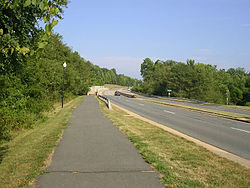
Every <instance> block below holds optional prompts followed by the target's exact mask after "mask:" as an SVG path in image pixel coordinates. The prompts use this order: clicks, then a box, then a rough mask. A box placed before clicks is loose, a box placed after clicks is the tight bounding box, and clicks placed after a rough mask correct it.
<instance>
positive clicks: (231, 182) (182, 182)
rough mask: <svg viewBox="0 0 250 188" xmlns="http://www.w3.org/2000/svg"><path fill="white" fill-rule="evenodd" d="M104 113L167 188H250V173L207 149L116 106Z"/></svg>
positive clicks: (102, 104) (104, 109)
mask: <svg viewBox="0 0 250 188" xmlns="http://www.w3.org/2000/svg"><path fill="white" fill-rule="evenodd" d="M100 108H101V110H102V112H103V113H104V114H105V116H106V117H108V118H109V119H110V120H111V121H112V122H113V123H114V124H115V125H116V126H117V127H119V129H120V130H121V131H122V132H123V133H125V134H126V135H127V137H128V138H129V139H130V140H131V141H132V142H133V143H134V145H135V146H136V148H137V149H138V150H139V152H140V153H141V154H142V156H143V158H144V159H145V161H147V162H148V163H149V164H151V166H152V167H153V168H155V169H156V171H158V172H159V174H160V177H161V181H162V183H163V184H164V185H166V186H168V187H237V188H238V187H250V178H249V177H250V170H249V169H247V168H245V167H242V166H241V165H239V164H237V163H235V162H232V161H230V160H227V159H225V158H222V157H219V156H217V155H215V154H214V153H212V152H210V151H208V150H207V149H205V148H203V147H201V146H198V145H196V144H195V143H193V142H190V141H187V140H185V139H184V138H181V137H178V136H175V135H173V134H171V133H168V132H166V131H164V130H162V129H160V128H158V127H155V126H154V125H151V124H149V123H147V122H144V121H142V120H140V119H137V118H135V117H131V116H129V115H128V114H127V113H125V112H124V111H122V110H120V109H118V108H116V107H114V106H113V110H108V109H107V108H106V106H105V104H104V103H103V102H100Z"/></svg>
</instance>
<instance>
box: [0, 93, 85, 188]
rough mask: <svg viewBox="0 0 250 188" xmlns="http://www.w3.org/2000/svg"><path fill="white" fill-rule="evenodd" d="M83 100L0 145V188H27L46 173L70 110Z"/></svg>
mask: <svg viewBox="0 0 250 188" xmlns="http://www.w3.org/2000/svg"><path fill="white" fill-rule="evenodd" d="M82 100H83V97H77V98H75V99H74V100H71V101H70V102H68V103H66V104H65V105H64V108H63V109H61V106H60V105H57V108H56V109H55V110H54V111H53V112H52V113H50V114H49V116H48V117H49V118H48V119H47V120H46V121H44V122H40V123H37V124H36V125H35V126H34V128H33V129H29V130H23V131H21V132H18V135H16V136H15V138H14V139H13V140H11V141H10V142H6V143H4V144H2V145H0V187H1V188H5V187H6V188H7V187H10V188H13V187H29V183H30V182H31V181H32V180H34V178H36V177H37V176H38V175H39V174H41V173H44V172H45V170H44V169H45V166H46V164H47V162H48V157H49V155H50V154H51V153H52V151H53V149H54V147H55V146H56V143H57V141H58V140H59V138H60V136H61V135H62V131H63V129H65V128H66V125H67V120H68V119H69V118H70V114H71V112H72V110H73V109H74V108H75V107H76V106H78V105H79V104H80V103H81V102H82Z"/></svg>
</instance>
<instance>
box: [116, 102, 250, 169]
mask: <svg viewBox="0 0 250 188" xmlns="http://www.w3.org/2000/svg"><path fill="white" fill-rule="evenodd" d="M111 104H112V105H113V106H115V107H117V108H119V109H120V110H122V111H124V112H126V113H128V114H129V115H131V116H133V117H135V118H137V119H140V120H142V121H145V122H147V123H150V124H152V125H154V126H157V127H159V128H161V129H163V130H165V131H168V132H170V133H172V134H174V135H176V136H179V137H182V138H185V139H187V140H189V141H192V142H194V143H195V144H197V145H199V146H202V147H204V148H206V149H207V150H209V151H211V152H213V153H215V154H217V155H219V156H220V157H224V158H226V159H229V160H231V161H234V162H236V163H239V164H240V165H242V166H244V167H246V168H248V169H250V160H247V159H244V158H241V157H239V156H237V155H235V154H232V153H229V152H227V151H225V150H222V149H220V148H217V147H215V146H212V145H210V144H207V143H205V142H202V141H200V140H198V139H196V138H193V137H191V136H188V135H185V134H183V133H181V132H179V131H176V130H174V129H172V128H169V127H167V126H165V125H162V124H160V123H156V122H154V121H152V120H149V119H147V118H144V117H142V116H140V115H138V114H136V113H134V112H131V111H129V110H127V109H124V108H122V107H120V106H118V105H116V104H114V103H111Z"/></svg>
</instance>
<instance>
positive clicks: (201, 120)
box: [104, 92, 250, 160]
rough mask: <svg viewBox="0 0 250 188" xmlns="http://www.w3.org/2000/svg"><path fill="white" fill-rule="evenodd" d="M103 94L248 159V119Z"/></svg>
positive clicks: (123, 105)
mask: <svg viewBox="0 0 250 188" xmlns="http://www.w3.org/2000/svg"><path fill="white" fill-rule="evenodd" d="M107 93H108V92H106V94H107ZM104 94H105V93H104ZM107 97H108V98H109V99H110V100H111V102H112V103H114V104H117V105H119V106H121V107H123V108H125V109H127V110H129V111H132V112H134V113H136V114H138V115H141V116H143V117H145V118H147V119H150V120H152V121H155V122H157V123H160V124H162V125H166V126H167V127H170V128H172V129H175V130H177V131H179V132H181V133H183V134H186V135H188V136H191V137H193V138H196V139H198V140H201V141H203V142H206V143H208V144H211V145H213V146H215V147H218V148H220V149H223V150H225V151H228V152H229V153H233V154H235V155H237V156H240V157H242V158H245V159H248V160H250V125H249V124H248V123H243V122H239V121H234V120H229V119H224V118H220V117H214V116H209V115H207V114H202V113H197V112H191V111H188V110H183V109H180V108H176V107H172V106H167V105H159V104H153V103H149V102H144V101H138V100H135V99H131V98H127V97H124V96H112V95H107Z"/></svg>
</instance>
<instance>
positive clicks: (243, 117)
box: [136, 99, 250, 122]
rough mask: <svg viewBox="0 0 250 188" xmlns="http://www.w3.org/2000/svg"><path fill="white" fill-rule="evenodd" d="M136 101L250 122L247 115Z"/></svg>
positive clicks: (146, 100) (157, 102)
mask: <svg viewBox="0 0 250 188" xmlns="http://www.w3.org/2000/svg"><path fill="white" fill-rule="evenodd" d="M136 100H141V101H145V102H151V103H155V104H162V105H168V106H174V107H178V108H183V109H187V110H191V111H196V112H202V113H208V114H210V115H215V116H222V117H225V118H230V119H236V120H245V121H249V122H250V116H249V115H245V114H237V113H232V112H225V111H219V110H211V109H205V108H198V107H193V106H186V105H181V104H173V103H168V102H161V101H155V100H149V99H136Z"/></svg>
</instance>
